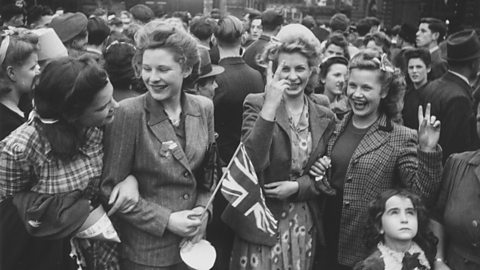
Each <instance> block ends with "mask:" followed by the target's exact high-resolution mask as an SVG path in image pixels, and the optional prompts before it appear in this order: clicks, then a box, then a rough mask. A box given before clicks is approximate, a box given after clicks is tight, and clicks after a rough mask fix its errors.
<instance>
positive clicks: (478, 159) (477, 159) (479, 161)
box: [468, 152, 480, 182]
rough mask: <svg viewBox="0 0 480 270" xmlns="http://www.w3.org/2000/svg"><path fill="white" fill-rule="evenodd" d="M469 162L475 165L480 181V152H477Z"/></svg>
mask: <svg viewBox="0 0 480 270" xmlns="http://www.w3.org/2000/svg"><path fill="white" fill-rule="evenodd" d="M468 164H471V165H473V166H475V169H474V172H475V176H476V177H477V180H478V181H479V182H480V166H479V165H480V152H475V154H474V155H473V157H472V158H471V159H470V160H469V161H468Z"/></svg>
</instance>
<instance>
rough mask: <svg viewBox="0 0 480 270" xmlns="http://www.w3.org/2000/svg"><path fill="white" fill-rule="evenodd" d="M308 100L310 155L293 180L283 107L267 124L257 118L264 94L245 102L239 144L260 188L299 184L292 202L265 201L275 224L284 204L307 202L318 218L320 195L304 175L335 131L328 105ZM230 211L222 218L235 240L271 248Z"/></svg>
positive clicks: (269, 242) (285, 209)
mask: <svg viewBox="0 0 480 270" xmlns="http://www.w3.org/2000/svg"><path fill="white" fill-rule="evenodd" d="M311 96H312V97H313V98H312V97H307V102H308V109H309V123H310V131H311V134H312V152H311V154H310V157H309V160H308V162H307V165H306V168H305V171H304V174H303V175H302V176H301V177H299V178H297V179H291V177H290V167H291V143H290V125H289V122H288V114H287V111H286V108H285V105H284V103H283V102H282V104H281V105H280V107H279V108H278V110H277V113H276V117H275V121H267V120H265V119H263V118H262V117H259V113H260V111H261V109H262V106H263V102H264V94H263V93H261V94H250V95H248V96H247V98H246V99H245V103H244V114H243V125H242V141H243V142H244V144H245V149H246V151H247V153H248V155H249V157H250V159H251V160H252V164H253V166H254V167H255V170H256V172H257V176H258V181H259V184H260V186H262V187H263V185H264V184H267V183H270V182H276V181H282V180H284V181H285V180H292V181H297V182H298V184H299V191H298V193H297V194H296V195H294V196H292V198H289V199H287V200H278V199H271V198H266V204H267V207H268V208H269V209H270V211H271V212H272V214H273V215H274V216H275V218H276V219H277V220H279V219H281V218H284V217H285V216H286V213H288V203H289V202H290V201H292V200H294V201H307V202H308V203H309V206H310V210H311V212H312V214H313V217H314V220H319V219H320V218H321V217H320V216H319V215H320V207H319V206H320V203H319V199H320V196H318V195H319V194H320V193H319V192H318V191H317V189H316V188H315V181H314V179H313V178H312V177H310V175H308V171H309V169H310V167H311V165H312V164H313V163H314V162H315V161H316V160H317V158H318V157H320V156H323V155H324V153H325V151H326V147H327V142H328V138H329V137H330V135H331V134H332V132H333V129H334V127H335V115H334V114H333V112H332V111H330V110H329V109H328V107H327V106H328V103H327V104H325V99H321V98H319V97H317V95H311ZM325 105H326V106H325ZM230 210H231V209H230V206H228V207H227V209H226V210H225V212H224V215H223V217H222V218H223V219H224V220H226V221H228V224H229V225H233V226H232V229H233V230H234V231H235V233H236V234H237V235H238V236H240V237H242V238H244V239H245V240H247V241H250V242H252V243H256V244H263V245H273V244H275V238H274V237H270V236H269V235H268V234H265V233H263V232H261V231H260V230H254V231H251V230H248V228H249V226H248V224H246V223H245V219H244V218H242V217H241V216H240V215H234V213H236V212H234V211H230ZM316 223H318V224H316V225H317V226H319V225H320V224H321V222H316ZM318 232H319V233H322V232H323V229H322V228H320V229H319V230H318ZM320 237H321V235H320Z"/></svg>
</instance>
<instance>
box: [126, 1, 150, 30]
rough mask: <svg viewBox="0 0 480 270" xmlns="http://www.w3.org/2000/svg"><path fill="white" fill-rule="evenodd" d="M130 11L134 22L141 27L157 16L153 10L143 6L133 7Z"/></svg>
mask: <svg viewBox="0 0 480 270" xmlns="http://www.w3.org/2000/svg"><path fill="white" fill-rule="evenodd" d="M129 11H130V13H131V14H132V17H133V22H134V23H136V24H139V25H144V24H146V23H148V22H149V21H151V20H152V19H153V17H154V16H155V15H154V13H153V10H152V9H151V8H149V7H148V6H146V5H142V4H138V5H135V6H133V7H132V8H130V10H129Z"/></svg>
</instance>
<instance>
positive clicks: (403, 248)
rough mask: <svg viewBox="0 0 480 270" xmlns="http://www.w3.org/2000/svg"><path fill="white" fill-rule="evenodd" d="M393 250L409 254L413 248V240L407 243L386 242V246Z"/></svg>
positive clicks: (406, 241)
mask: <svg viewBox="0 0 480 270" xmlns="http://www.w3.org/2000/svg"><path fill="white" fill-rule="evenodd" d="M384 245H385V246H386V247H388V248H389V249H391V250H394V251H396V252H402V253H405V252H407V251H408V250H409V249H410V248H411V247H412V240H405V241H385V244H384Z"/></svg>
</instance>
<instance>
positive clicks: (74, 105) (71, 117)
mask: <svg viewBox="0 0 480 270" xmlns="http://www.w3.org/2000/svg"><path fill="white" fill-rule="evenodd" d="M107 83H108V77H107V73H106V72H105V70H103V69H102V68H100V67H99V66H98V64H97V63H96V62H95V60H93V59H91V58H89V57H82V58H79V59H74V58H71V57H65V58H60V59H57V60H53V61H52V62H50V63H48V64H47V65H46V66H45V68H44V70H43V71H42V73H41V75H40V79H39V82H38V85H37V86H36V87H35V91H34V101H35V110H36V112H37V114H38V115H39V116H40V117H41V118H42V119H55V120H57V122H56V123H53V124H45V123H43V122H42V121H40V120H39V119H36V121H37V123H38V127H39V132H40V134H42V135H43V136H45V137H46V138H47V140H48V141H49V143H50V146H51V148H52V153H53V154H54V155H56V156H57V157H59V158H62V159H67V158H71V157H73V156H74V155H75V154H77V152H78V150H79V148H80V147H81V146H82V145H83V143H84V142H85V138H84V132H83V129H84V127H81V126H78V124H77V123H76V121H77V119H78V117H80V116H81V115H82V114H83V113H84V111H85V109H87V108H88V106H89V105H90V104H91V103H92V102H93V101H94V98H95V96H96V95H97V94H98V93H99V92H100V91H101V90H102V89H103V88H104V87H105V86H106V85H107Z"/></svg>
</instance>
